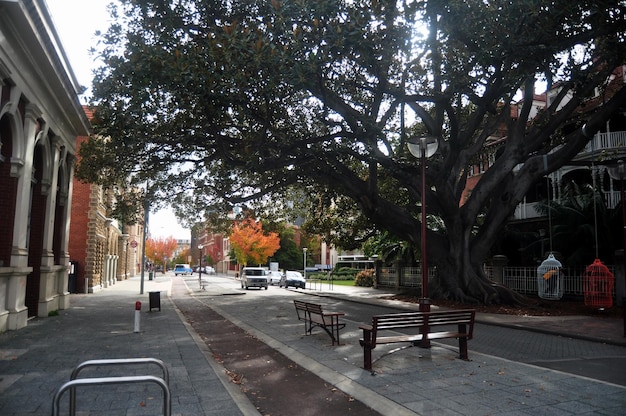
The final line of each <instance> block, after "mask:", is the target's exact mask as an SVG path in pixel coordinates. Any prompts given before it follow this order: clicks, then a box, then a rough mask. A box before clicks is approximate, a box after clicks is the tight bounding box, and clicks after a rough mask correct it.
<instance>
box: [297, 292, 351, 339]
mask: <svg viewBox="0 0 626 416" xmlns="http://www.w3.org/2000/svg"><path fill="white" fill-rule="evenodd" d="M293 304H294V305H295V307H296V313H297V314H298V320H300V321H304V329H305V334H307V333H308V334H311V331H312V330H313V328H314V327H316V326H319V327H320V328H322V329H323V330H324V331H326V333H327V334H328V335H329V336H330V339H331V340H332V341H333V345H335V343H337V345H339V330H340V329H342V328H344V327H345V326H346V324H345V323H340V322H339V317H340V316H343V315H345V314H344V313H343V312H324V311H323V310H322V305H318V304H316V303H309V302H303V301H301V300H294V301H293Z"/></svg>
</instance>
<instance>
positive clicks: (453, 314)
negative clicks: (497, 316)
mask: <svg viewBox="0 0 626 416" xmlns="http://www.w3.org/2000/svg"><path fill="white" fill-rule="evenodd" d="M475 315H476V311H475V310H473V309H462V310H446V311H430V312H401V313H390V314H386V315H376V316H373V317H372V342H373V343H374V344H375V343H376V336H377V332H378V331H386V330H402V329H407V328H419V327H423V326H425V325H428V326H429V327H434V326H446V325H461V326H465V331H466V333H467V334H468V338H469V339H471V338H472V334H473V331H474V317H475Z"/></svg>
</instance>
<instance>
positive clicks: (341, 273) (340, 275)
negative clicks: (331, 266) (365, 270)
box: [332, 267, 359, 280]
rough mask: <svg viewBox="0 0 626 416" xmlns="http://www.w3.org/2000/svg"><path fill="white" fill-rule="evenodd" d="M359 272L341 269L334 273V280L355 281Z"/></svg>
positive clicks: (345, 268) (350, 268)
mask: <svg viewBox="0 0 626 416" xmlns="http://www.w3.org/2000/svg"><path fill="white" fill-rule="evenodd" d="M358 272H359V270H358V269H353V268H352V267H340V268H338V269H335V270H333V271H332V275H333V280H354V278H355V277H356V275H357V273H358Z"/></svg>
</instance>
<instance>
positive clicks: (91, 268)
mask: <svg viewBox="0 0 626 416" xmlns="http://www.w3.org/2000/svg"><path fill="white" fill-rule="evenodd" d="M85 113H86V114H87V117H88V118H90V119H91V116H92V113H91V111H90V110H89V109H87V108H86V109H85ZM86 140H87V137H84V136H82V137H78V138H77V140H76V148H80V144H81V143H82V142H84V141H86ZM113 203H114V195H113V194H112V193H111V192H110V191H107V190H106V189H103V188H102V186H100V185H94V184H90V183H83V182H80V181H79V180H77V179H73V193H72V214H71V226H70V237H69V246H68V247H69V254H70V261H71V264H72V270H71V271H70V276H69V290H70V291H71V292H78V293H93V292H97V291H99V290H101V289H105V288H107V287H109V286H111V285H114V284H115V282H116V281H118V280H125V279H127V278H128V277H132V276H135V275H136V274H137V273H139V271H140V266H141V247H142V241H143V239H142V236H143V225H142V224H136V225H123V224H120V223H119V222H118V221H117V220H115V219H113V218H110V216H109V214H110V210H111V206H112V204H113Z"/></svg>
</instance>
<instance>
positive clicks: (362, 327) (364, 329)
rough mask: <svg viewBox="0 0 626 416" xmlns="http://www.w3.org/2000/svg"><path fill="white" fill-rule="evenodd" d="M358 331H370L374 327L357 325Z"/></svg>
mask: <svg viewBox="0 0 626 416" xmlns="http://www.w3.org/2000/svg"><path fill="white" fill-rule="evenodd" d="M359 329H362V330H363V331H371V330H372V329H374V327H373V326H371V325H359Z"/></svg>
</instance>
